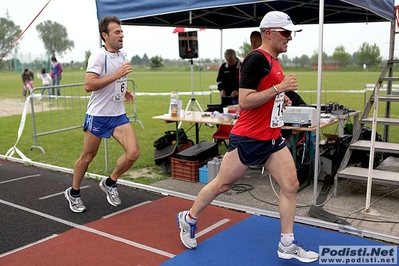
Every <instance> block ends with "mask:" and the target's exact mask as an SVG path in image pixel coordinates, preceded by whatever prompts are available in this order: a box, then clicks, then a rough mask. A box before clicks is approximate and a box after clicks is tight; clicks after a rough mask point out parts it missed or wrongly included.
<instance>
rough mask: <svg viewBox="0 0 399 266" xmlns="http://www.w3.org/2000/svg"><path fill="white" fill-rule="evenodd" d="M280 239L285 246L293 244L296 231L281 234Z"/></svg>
mask: <svg viewBox="0 0 399 266" xmlns="http://www.w3.org/2000/svg"><path fill="white" fill-rule="evenodd" d="M280 241H281V243H282V244H283V245H284V246H286V247H288V246H289V245H291V243H292V241H294V233H292V234H281V238H280Z"/></svg>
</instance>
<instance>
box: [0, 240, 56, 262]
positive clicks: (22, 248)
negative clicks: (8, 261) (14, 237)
mask: <svg viewBox="0 0 399 266" xmlns="http://www.w3.org/2000/svg"><path fill="white" fill-rule="evenodd" d="M56 236H58V235H57V234H54V235H51V236H49V237H46V238H43V239H40V240H38V241H35V242H33V243H30V244H28V245H25V246H23V247H20V248H16V249H14V250H11V251H9V252H6V253H3V254H0V258H2V257H5V256H8V255H11V254H13V253H15V252H18V251H21V250H24V249H27V248H30V247H33V246H34V245H37V244H40V243H43V242H45V241H47V240H50V239H53V238H54V237H56Z"/></svg>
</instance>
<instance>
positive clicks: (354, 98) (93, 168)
mask: <svg viewBox="0 0 399 266" xmlns="http://www.w3.org/2000/svg"><path fill="white" fill-rule="evenodd" d="M285 73H286V74H288V73H294V74H296V76H297V78H298V82H299V91H298V92H299V93H300V94H301V96H302V98H303V99H304V100H305V101H306V102H307V103H309V104H310V103H317V72H312V71H301V72H295V69H292V70H291V69H288V70H287V69H286V70H285ZM84 75H85V72H84V70H79V69H64V72H63V77H62V80H61V84H76V83H82V82H83V81H84ZM379 75H380V73H379V72H327V71H325V72H324V73H323V78H322V86H323V92H322V96H321V101H322V103H332V102H335V103H339V104H341V105H343V106H345V107H347V108H351V109H356V110H360V111H362V110H363V106H364V98H363V97H364V95H363V94H361V93H343V92H335V91H347V90H362V89H363V88H364V86H365V84H374V83H375V82H376V81H377V79H378V77H379ZM216 76H217V72H215V71H204V72H200V71H198V70H195V71H194V89H195V91H196V92H200V91H209V85H213V84H215V80H216ZM129 78H131V79H133V80H134V81H135V82H136V84H137V88H136V91H137V92H171V91H172V90H174V89H177V90H178V91H180V92H183V91H185V92H190V91H191V73H190V70H189V68H187V69H180V70H171V71H168V70H165V71H162V70H159V71H152V70H134V71H133V73H131V74H130V75H129ZM0 80H1V82H0V95H1V96H0V99H2V100H3V99H16V100H20V101H22V96H21V88H22V82H21V78H20V74H19V73H11V72H0ZM35 85H36V87H39V86H40V85H41V83H40V81H38V80H35ZM301 91H303V92H302V93H301ZM304 91H310V92H304ZM369 95H370V92H369V93H368V95H367V99H368V97H369ZM180 98H181V99H182V100H183V106H184V107H185V106H186V105H187V103H188V101H189V100H190V96H181V97H180ZM196 98H197V100H198V102H199V103H200V105H201V106H202V108H203V109H204V110H205V109H206V106H207V104H209V102H210V98H209V96H196ZM218 99H219V96H218V94H216V93H214V94H213V103H217V100H218ZM168 105H169V97H167V96H139V97H137V98H136V108H137V116H138V119H139V120H140V121H141V122H142V123H143V125H144V127H145V129H144V130H143V129H142V128H141V127H140V125H139V124H138V123H132V125H133V127H134V129H135V131H136V134H137V136H138V140H139V143H140V149H141V156H140V158H139V159H138V161H137V162H136V163H135V164H134V166H133V167H132V170H133V171H134V170H135V169H141V168H148V167H150V168H149V169H150V171H153V172H154V173H155V174H156V175H159V178H166V177H167V175H163V174H162V173H161V171H160V169H159V168H158V167H152V168H151V166H154V162H153V149H154V148H153V141H154V140H155V139H157V138H158V137H160V136H162V135H163V132H164V131H166V130H172V129H174V124H173V123H170V124H166V123H164V122H162V121H160V120H153V119H152V117H153V116H156V115H161V114H164V113H167V110H168ZM21 113H22V110H21ZM392 113H395V112H392ZM396 114H398V112H396ZM43 116H44V117H45V116H46V115H45V114H43ZM75 116H76V114H75ZM43 119H44V121H47V120H45V118H43ZM74 119H76V118H74ZM78 119H81V120H82V121H83V116H82V117H80V118H78ZM20 120H21V115H20V114H18V115H12V116H7V117H0V128H1V135H0V154H3V155H4V154H5V153H6V152H7V151H8V149H9V148H11V147H12V146H13V145H14V143H15V141H16V139H17V132H18V128H19V124H20ZM44 123H46V122H44ZM192 126H193V125H191V124H183V126H182V127H183V128H184V129H185V130H186V131H187V130H189V128H190V127H192ZM215 130H216V129H215V127H213V128H210V127H207V126H204V125H202V126H201V131H200V137H201V140H207V141H212V138H211V136H212V134H213V133H214V132H215ZM328 131H330V132H329V133H334V132H337V129H336V128H335V127H332V128H330V129H328ZM32 135H33V127H32V118H31V115H30V113H28V115H27V119H26V124H25V129H24V131H23V134H22V137H21V139H20V141H19V143H18V145H17V147H18V149H20V150H21V151H22V152H23V153H24V154H25V155H26V156H27V157H29V158H30V159H32V160H33V161H38V162H42V163H46V164H53V165H57V166H62V167H66V168H73V165H74V162H75V160H76V159H77V158H78V156H79V155H80V152H81V150H82V146H83V132H82V130H81V129H74V130H69V131H65V132H61V133H55V134H50V135H45V136H41V137H39V138H38V144H39V145H40V146H42V147H43V148H44V149H45V151H46V153H42V152H41V151H40V150H39V149H33V150H30V147H31V146H32V145H33V144H34V142H33V139H32ZM188 135H189V137H190V138H191V139H193V140H194V139H195V136H194V128H192V129H191V130H189V131H188ZM398 135H399V134H398V133H397V132H394V133H393V134H392V135H391V137H393V138H396V139H397V138H398ZM108 150H109V167H110V169H109V171H106V168H105V159H104V157H105V154H104V146H103V145H102V146H101V147H100V149H99V151H98V154H97V157H96V158H95V159H94V161H93V162H92V164H91V165H90V167H89V170H88V171H89V172H92V173H96V174H102V175H107V174H109V173H110V172H111V171H112V169H113V167H114V165H115V162H116V160H117V159H118V158H119V156H120V155H121V154H122V152H123V151H122V148H121V147H120V146H119V144H118V143H117V142H116V141H115V140H114V139H112V138H111V139H109V140H108ZM225 150H226V149H225V147H224V145H221V146H220V152H221V153H224V152H225ZM14 156H16V155H14ZM155 180H157V179H155ZM153 181H154V180H152V179H151V180H148V179H147V178H146V177H145V176H143V177H141V178H139V179H137V180H136V182H141V183H151V182H153Z"/></svg>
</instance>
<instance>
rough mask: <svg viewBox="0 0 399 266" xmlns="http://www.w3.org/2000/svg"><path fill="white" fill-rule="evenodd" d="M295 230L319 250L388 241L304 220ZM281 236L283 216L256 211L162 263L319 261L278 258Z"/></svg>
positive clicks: (290, 262)
mask: <svg viewBox="0 0 399 266" xmlns="http://www.w3.org/2000/svg"><path fill="white" fill-rule="evenodd" d="M294 233H295V238H296V239H297V240H298V241H299V242H300V243H302V244H304V245H305V247H306V248H308V249H310V250H313V251H316V252H319V246H333V245H335V246H342V245H350V246H376V245H384V244H383V243H381V242H377V241H372V240H369V239H365V238H361V237H357V236H353V235H348V234H343V233H339V232H336V231H330V230H325V229H321V228H317V227H313V226H307V225H302V224H295V225H294ZM279 238H280V220H279V219H275V218H269V217H264V216H255V215H254V216H251V217H249V218H247V219H245V220H243V221H241V222H240V223H237V224H235V225H234V226H232V227H230V228H228V229H226V230H224V231H223V232H220V233H219V234H217V235H215V236H213V237H211V238H209V239H207V240H205V241H202V242H200V243H199V244H198V246H197V248H196V249H193V250H187V251H185V252H183V253H181V254H179V255H177V256H176V257H174V258H172V259H170V260H168V261H167V262H165V263H163V264H162V265H163V266H168V265H173V266H175V265H190V266H192V265H201V266H203V265H218V266H221V265H230V266H231V265H319V262H318V261H315V262H313V263H301V262H299V261H298V260H296V259H291V260H284V259H280V258H278V257H277V245H278V241H279ZM324 265H333V264H324ZM358 265H359V264H358ZM374 265H375V264H374Z"/></svg>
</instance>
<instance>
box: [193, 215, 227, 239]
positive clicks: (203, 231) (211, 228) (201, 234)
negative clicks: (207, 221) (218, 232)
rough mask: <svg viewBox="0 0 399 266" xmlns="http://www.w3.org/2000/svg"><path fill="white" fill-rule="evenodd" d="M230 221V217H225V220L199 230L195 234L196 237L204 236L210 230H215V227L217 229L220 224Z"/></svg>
mask: <svg viewBox="0 0 399 266" xmlns="http://www.w3.org/2000/svg"><path fill="white" fill-rule="evenodd" d="M228 222H230V219H223V220H220V221H219V222H217V223H215V224H213V225H211V226H209V227H207V228H205V229H204V230H202V231H200V232H198V233H197V234H195V236H196V237H200V236H203V235H205V234H206V233H209V232H210V231H212V230H214V229H216V228H218V227H220V226H222V225H224V224H225V223H228Z"/></svg>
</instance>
